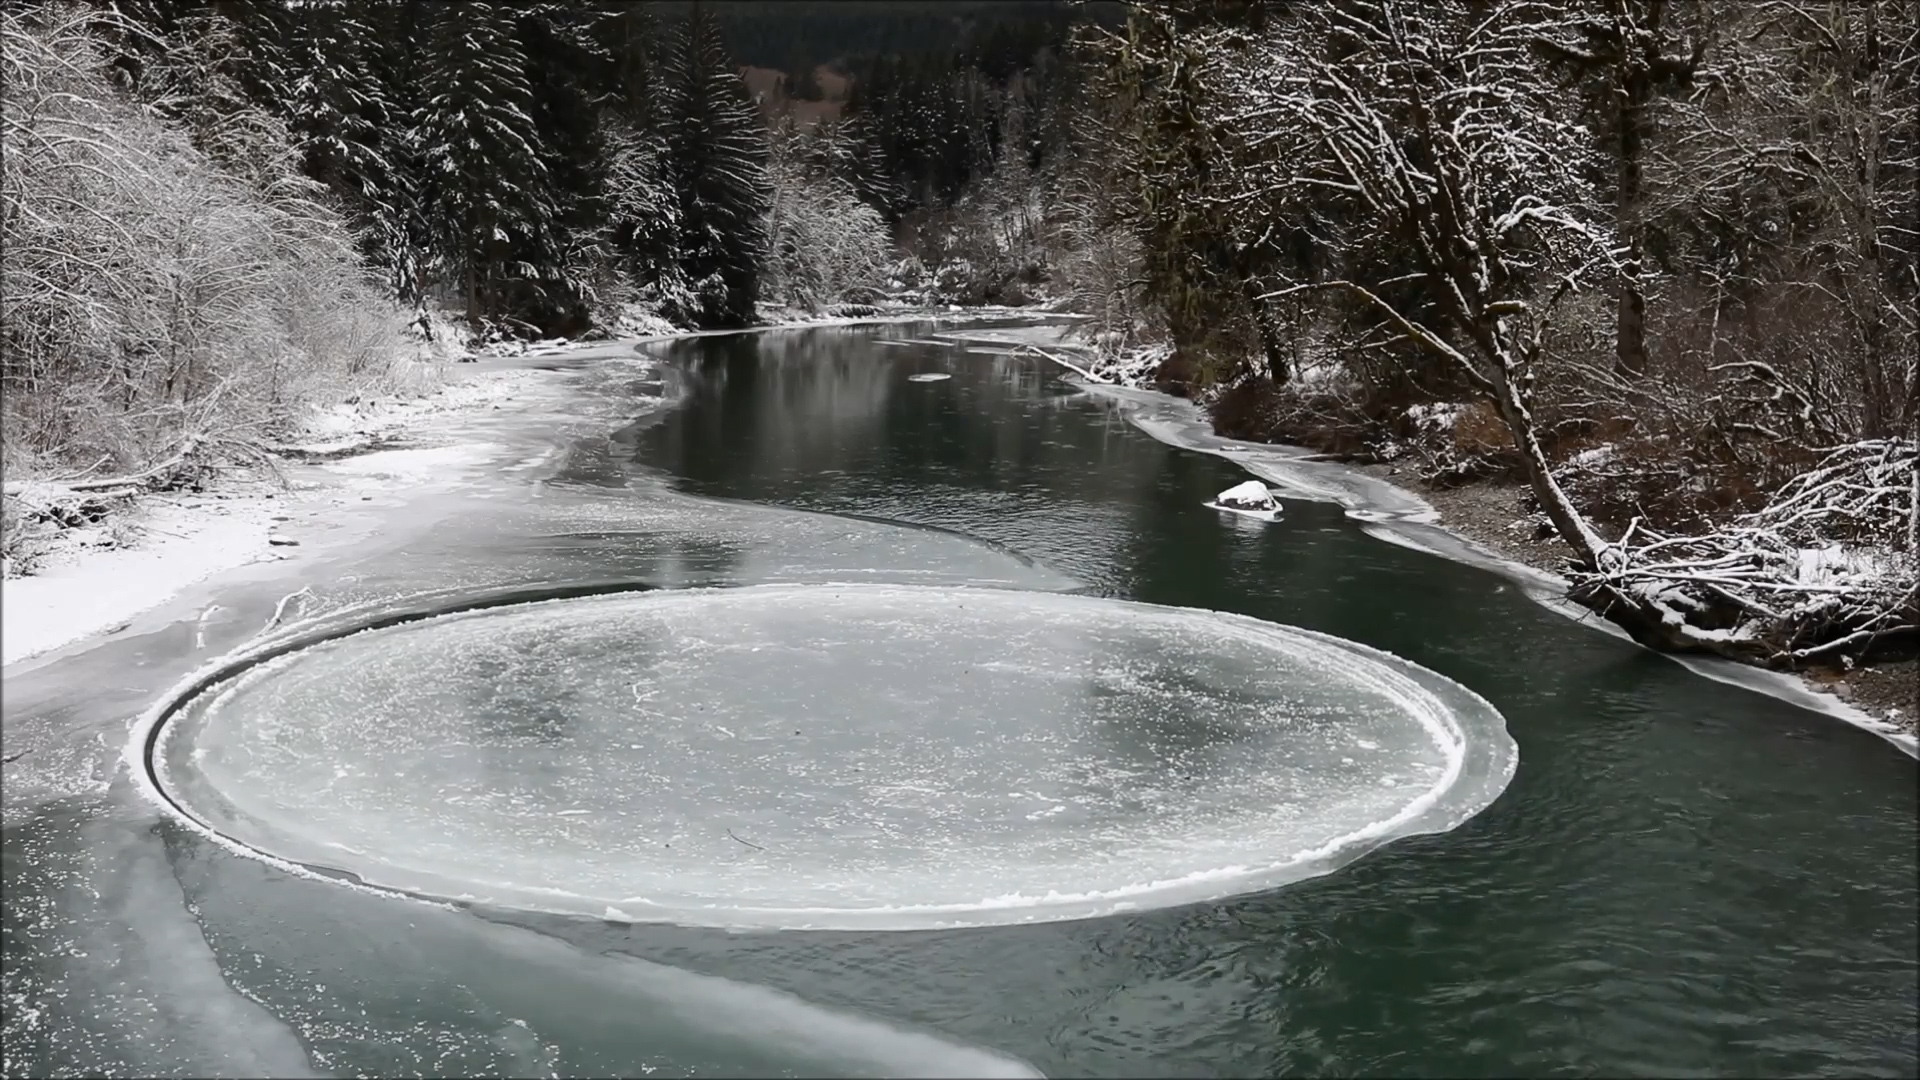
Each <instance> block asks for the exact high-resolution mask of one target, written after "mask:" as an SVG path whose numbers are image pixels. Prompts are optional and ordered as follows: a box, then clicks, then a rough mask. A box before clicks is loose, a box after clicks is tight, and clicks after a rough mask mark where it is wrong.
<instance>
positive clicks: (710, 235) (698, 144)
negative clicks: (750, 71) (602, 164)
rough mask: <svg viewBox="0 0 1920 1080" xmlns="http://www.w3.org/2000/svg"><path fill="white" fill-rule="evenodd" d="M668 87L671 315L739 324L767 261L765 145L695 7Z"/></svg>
mask: <svg viewBox="0 0 1920 1080" xmlns="http://www.w3.org/2000/svg"><path fill="white" fill-rule="evenodd" d="M666 83H667V87H666V89H667V94H668V101H669V106H668V111H669V115H670V117H671V122H670V126H669V128H668V132H667V147H668V160H669V162H670V163H671V167H672V169H673V175H674V185H675V188H676V189H677V190H678V192H679V195H680V213H679V219H680V245H679V264H680V272H681V274H682V276H683V278H684V281H685V283H686V288H685V292H684V293H683V294H682V295H683V296H684V297H685V301H684V302H683V304H682V305H681V306H684V307H685V308H686V310H683V311H681V312H679V313H678V314H680V315H682V316H683V317H685V318H687V319H688V320H689V321H692V322H695V323H697V324H699V325H703V326H739V325H743V324H745V323H746V322H747V321H749V320H751V319H752V318H753V313H754V302H755V300H756V299H757V297H758V291H759V273H760V265H761V261H762V260H763V259H764V258H765V254H766V230H765V227H764V218H765V215H766V210H767V201H768V187H769V181H768V177H767V139H766V133H765V130H764V128H763V127H762V125H761V123H760V120H759V117H757V116H756V115H755V114H754V110H753V105H752V103H751V102H750V101H749V100H748V97H747V87H746V83H745V81H744V80H742V79H741V78H740V75H739V74H738V73H737V72H736V71H735V70H734V67H733V61H732V59H731V57H730V56H729V55H728V52H727V46H726V41H725V40H724V39H723V38H722V37H721V36H720V27H719V24H718V23H717V22H715V21H714V19H713V17H712V15H711V14H710V13H708V12H707V11H705V10H704V9H702V8H701V7H700V6H699V5H698V4H696V5H694V8H693V10H692V12H691V13H690V14H689V16H688V18H687V20H686V22H685V23H684V24H683V25H682V26H681V28H680V32H679V34H678V40H677V41H676V42H675V44H674V49H673V53H672V56H671V58H670V61H669V63H668V65H667V78H666Z"/></svg>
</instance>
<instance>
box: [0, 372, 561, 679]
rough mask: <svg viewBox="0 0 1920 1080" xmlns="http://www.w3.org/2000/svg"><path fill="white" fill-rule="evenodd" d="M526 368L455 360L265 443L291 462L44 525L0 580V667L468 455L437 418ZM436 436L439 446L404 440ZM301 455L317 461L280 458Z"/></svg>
mask: <svg viewBox="0 0 1920 1080" xmlns="http://www.w3.org/2000/svg"><path fill="white" fill-rule="evenodd" d="M538 374H539V373H537V372H533V371H528V370H524V369H487V368H481V367H467V368H463V369H461V370H460V371H459V372H458V373H457V374H453V375H450V376H449V379H450V380H451V381H449V382H448V383H447V384H445V385H444V386H442V387H441V388H440V389H439V390H437V391H435V392H433V393H430V394H427V395H425V396H422V397H419V398H404V397H392V396H387V397H379V398H367V399H355V400H352V401H348V402H342V403H339V404H337V405H335V406H332V407H330V408H327V409H324V410H322V411H320V412H319V413H317V414H316V415H315V416H314V418H313V419H312V420H311V421H310V422H309V423H308V424H307V425H306V427H305V429H304V430H303V431H302V433H301V437H300V438H299V439H298V440H295V441H294V442H292V443H290V444H289V445H287V446H285V447H281V448H277V449H279V450H281V452H282V453H281V457H282V460H283V464H282V466H281V468H283V469H287V468H291V469H296V470H298V471H297V473H292V474H289V473H284V472H283V474H282V476H281V477H278V478H276V477H273V476H271V475H269V474H268V473H267V472H266V471H265V470H263V469H250V470H235V471H231V472H227V473H223V474H222V475H221V476H220V477H219V478H217V479H216V480H215V481H213V482H212V483H211V484H210V485H208V487H207V489H206V490H203V491H199V492H155V493H144V494H139V495H138V496H137V497H130V498H125V499H123V500H120V501H119V502H117V503H116V504H114V505H113V506H112V507H111V514H110V516H107V517H105V518H104V519H103V520H100V521H97V522H94V523H91V524H88V525H83V526H79V527H72V528H61V529H58V530H57V531H55V532H53V533H52V534H51V535H50V536H48V537H46V538H45V539H44V540H43V541H42V542H41V543H40V544H39V545H38V550H37V551H36V552H35V554H34V560H33V566H32V567H31V569H32V571H33V572H32V573H30V574H25V575H22V576H11V577H8V578H7V579H6V580H5V581H3V582H0V665H11V664H14V663H17V662H19V661H22V660H26V659H28V658H31V657H34V656H38V655H41V654H43V653H46V652H50V651H52V650H54V649H58V648H61V647H62V646H66V645H70V644H72V643H74V642H76V641H81V640H83V639H86V638H89V637H92V636H94V635H97V634H101V633H103V632H116V631H118V630H120V629H123V628H125V627H126V626H127V625H129V624H130V623H131V622H132V620H134V619H135V618H136V617H137V616H139V615H140V614H142V613H144V612H147V611H150V610H152V609H153V608H156V607H159V606H160V605H162V604H164V603H166V602H167V601H168V600H170V599H172V598H173V597H174V596H175V595H177V594H179V593H180V592H182V591H183V590H185V589H187V588H188V587H190V586H192V585H195V584H197V583H199V582H201V581H204V580H206V579H208V578H211V577H214V576H216V575H218V574H222V573H226V572H228V571H231V570H236V569H239V568H241V567H244V566H247V565H249V564H251V563H256V562H263V561H268V560H274V559H283V558H287V557H290V553H291V552H294V551H297V550H298V549H299V548H300V547H301V546H302V545H303V544H305V543H310V542H312V539H313V537H314V536H315V531H316V529H318V530H325V529H327V528H328V527H329V525H330V521H329V519H330V518H331V517H333V516H334V515H335V514H337V512H338V510H339V508H341V507H345V506H349V505H352V504H357V503H361V502H367V501H372V500H374V499H375V498H377V497H380V496H381V495H384V494H391V493H393V492H395V491H397V490H399V489H403V488H404V489H409V490H418V489H419V488H420V487H421V486H422V485H426V484H431V483H432V482H434V481H435V480H436V479H437V478H439V479H444V478H445V477H447V476H449V475H450V472H451V470H452V469H453V468H455V467H457V466H458V465H460V464H464V463H471V462H473V461H474V460H476V454H475V448H474V447H473V446H472V445H469V444H463V443H462V442H460V441H459V436H457V435H455V434H453V433H450V432H448V431H447V430H446V428H448V427H450V426H453V424H454V423H455V422H457V421H458V420H460V419H461V418H463V417H466V416H468V415H470V414H472V413H474V412H477V411H479V410H491V409H495V408H501V407H503V406H504V404H505V403H507V402H509V401H512V400H514V399H515V398H516V397H518V396H519V395H520V394H522V393H523V392H524V391H525V390H526V388H527V387H528V386H529V384H530V383H531V381H532V380H533V379H534V378H536V377H537V376H538ZM436 439H437V441H440V442H444V443H451V445H413V444H414V443H432V442H435V441H436ZM403 440H404V441H405V442H406V443H407V444H408V445H405V446H398V448H395V447H396V446H397V444H400V443H401V442H402V441H403ZM302 462H306V463H316V462H325V464H306V465H299V464H287V463H302ZM281 479H284V480H287V481H289V482H286V483H282V482H279V480H281ZM54 487H56V485H46V484H41V485H35V484H33V483H31V482H29V483H27V484H22V485H17V486H16V491H15V492H13V494H16V495H21V496H24V497H26V498H32V497H34V496H35V495H36V494H47V495H48V497H51V495H50V494H48V493H50V492H51V491H52V490H53V488H54ZM43 488H44V489H47V490H46V491H45V492H43V491H41V489H43ZM9 569H19V568H13V567H10V568H9Z"/></svg>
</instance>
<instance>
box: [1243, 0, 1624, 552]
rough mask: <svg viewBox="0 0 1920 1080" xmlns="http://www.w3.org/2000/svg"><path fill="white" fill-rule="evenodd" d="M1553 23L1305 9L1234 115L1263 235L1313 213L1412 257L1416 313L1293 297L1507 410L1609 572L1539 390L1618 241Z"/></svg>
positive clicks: (1575, 532) (1579, 542)
mask: <svg viewBox="0 0 1920 1080" xmlns="http://www.w3.org/2000/svg"><path fill="white" fill-rule="evenodd" d="M1489 7H1491V10H1489ZM1541 14H1542V6H1541V5H1537V4H1530V3H1524V2H1507V3H1500V4H1494V5H1490V6H1489V5H1484V4H1476V3H1470V2H1468V0H1433V2H1425V0H1423V2H1419V3H1414V2H1408V0H1355V2H1351V3H1345V4H1339V5H1317V6H1310V7H1308V8H1305V9H1302V10H1301V12H1300V13H1299V14H1298V15H1297V16H1296V17H1295V18H1293V19H1290V20H1288V21H1287V22H1286V24H1285V25H1284V26H1283V27H1279V28H1276V30H1275V32H1273V33H1271V34H1269V35H1266V36H1265V38H1264V41H1263V45H1262V52H1261V58H1260V61H1259V63H1260V65H1261V66H1260V67H1259V68H1258V69H1257V71H1256V78H1254V79H1252V80H1250V81H1248V82H1247V83H1246V84H1244V85H1243V86H1242V87H1241V88H1240V97H1239V99H1238V100H1236V101H1235V102H1234V103H1233V104H1231V105H1230V106H1228V107H1227V111H1228V112H1229V113H1230V114H1231V115H1233V116H1235V117H1236V118H1238V121H1239V124H1240V125H1241V131H1240V132H1239V133H1238V135H1237V137H1238V138H1239V139H1241V140H1242V141H1243V142H1244V143H1245V145H1247V146H1249V147H1254V148H1259V149H1261V150H1262V151H1263V152H1264V156H1265V158H1266V160H1268V161H1269V162H1271V164H1270V165H1269V167H1267V168H1264V169H1259V170H1250V171H1248V172H1246V173H1244V174H1242V175H1240V176H1238V177H1237V184H1238V187H1239V188H1240V193H1239V195H1238V196H1237V199H1236V203H1237V205H1238V206H1239V207H1240V208H1241V212H1242V213H1243V215H1245V219H1246V224H1245V228H1246V229H1247V230H1248V231H1249V232H1252V233H1254V234H1255V235H1258V234H1259V232H1260V231H1262V230H1271V231H1274V232H1278V231H1279V230H1280V229H1282V228H1285V227H1286V225H1287V224H1288V223H1289V222H1290V221H1291V220H1294V219H1296V218H1297V217H1299V216H1302V215H1309V214H1311V215H1315V216H1316V217H1318V218H1319V219H1320V220H1322V221H1325V222H1328V223H1329V225H1330V226H1331V230H1332V231H1331V233H1330V234H1329V235H1328V236H1327V237H1326V240H1328V241H1332V242H1333V243H1335V244H1336V245H1339V246H1343V247H1347V248H1350V249H1355V250H1358V249H1362V248H1364V247H1366V246H1367V245H1368V244H1369V243H1370V242H1386V243H1391V244H1393V245H1395V246H1396V247H1397V249H1398V250H1399V252H1400V253H1401V255H1402V257H1403V258H1405V259H1406V260H1407V262H1408V264H1409V266H1410V270H1411V274H1412V282H1413V283H1415V284H1417V285H1418V286H1419V290H1420V294H1421V298H1420V301H1419V303H1417V304H1414V303H1405V302H1395V300H1394V299H1391V298H1390V297H1389V296H1388V295H1383V293H1382V291H1381V290H1380V289H1379V288H1378V286H1377V284H1376V283H1374V282H1371V281H1367V280H1363V279H1360V278H1358V277H1356V276H1351V275H1347V274H1345V273H1343V272H1342V270H1343V268H1340V267H1335V268H1334V272H1333V273H1332V274H1331V275H1329V276H1326V277H1318V276H1316V277H1314V278H1311V279H1308V280H1296V281H1294V282H1293V283H1292V284H1290V285H1288V286H1286V287H1285V288H1282V289H1280V290H1277V293H1278V294H1280V295H1293V294H1298V293H1309V292H1310V293H1337V294H1340V295H1342V296H1344V297H1346V298H1349V299H1351V300H1353V301H1355V302H1357V303H1358V305H1359V307H1360V310H1361V311H1363V312H1365V313H1366V314H1367V315H1369V316H1370V317H1371V318H1372V319H1374V320H1376V321H1377V322H1378V323H1379V324H1381V326H1382V328H1383V330H1384V331H1385V332H1386V333H1387V334H1389V335H1391V336H1392V337H1395V338H1399V339H1402V340H1404V341H1405V342H1407V343H1410V344H1411V345H1413V346H1414V347H1416V348H1417V349H1419V350H1421V351H1424V352H1427V353H1429V354H1431V355H1433V356H1436V357H1438V358H1440V359H1441V360H1442V361H1444V362H1445V363H1447V364H1448V365H1449V366H1450V367H1451V368H1452V369H1453V370H1454V371H1455V372H1456V373H1457V374H1458V375H1459V376H1460V377H1462V378H1463V379H1465V381H1466V382H1467V383H1468V384H1469V385H1471V386H1472V387H1473V388H1474V389H1475V390H1476V391H1478V392H1479V393H1480V394H1482V395H1484V396H1485V397H1486V398H1487V399H1488V400H1489V401H1490V402H1491V403H1492V404H1493V405H1494V406H1495V407H1496V408H1497V409H1498V410H1499V412H1500V415H1501V417H1502V418H1503V420H1504V421H1505V422H1506V425H1507V427H1508V429H1509V430H1510V431H1511V433H1512V436H1513V441H1514V445H1515V447H1516V449H1517V450H1518V452H1519V456H1520V458H1521V461H1522V463H1523V464H1524V466H1525V469H1526V472H1527V476H1528V479H1529V480H1530V481H1531V483H1532V487H1533V491H1534V494H1535V496H1536V497H1537V498H1538V500H1539V502H1540V505H1541V507H1542V508H1543V510H1544V511H1545V512H1546V513H1547V515H1548V516H1549V518H1550V519H1551V520H1552V521H1553V524H1554V526H1555V528H1556V529H1557V530H1558V531H1559V533H1560V535H1561V536H1562V538H1563V539H1565V540H1566V542H1567V544H1568V545H1569V547H1571V548H1572V549H1573V551H1574V553H1575V555H1576V557H1577V558H1578V559H1579V560H1580V561H1581V562H1582V563H1584V564H1585V565H1588V566H1597V565H1599V563H1600V562H1601V560H1602V559H1603V558H1604V556H1605V551H1606V544H1605V542H1604V541H1603V540H1601V539H1600V537H1599V536H1598V535H1597V534H1596V533H1595V532H1594V530H1593V528H1592V527H1591V526H1590V525H1589V524H1588V522H1587V521H1586V519H1585V518H1584V517H1583V516H1582V515H1581V513H1580V512H1579V510H1578V509H1577V508H1575V506H1574V505H1573V502H1572V500H1571V499H1570V498H1569V497H1568V496H1567V494H1566V492H1565V491H1564V490H1563V489H1562V487H1561V486H1560V484H1559V483H1558V482H1557V481H1556V479H1555V478H1554V476H1553V473H1552V470H1551V468H1550V467H1549V465H1548V461H1547V457H1546V453H1545V450H1544V448H1543V446H1542V443H1541V437H1540V432H1539V430H1538V427H1537V425H1536V423H1535V420H1534V415H1533V397H1532V386H1533V380H1534V375H1535V371H1536V368H1537V365H1538V364H1539V361H1540V358H1541V354H1542V345H1543V342H1544V340H1545V335H1546V332H1547V330H1548V327H1549V325H1550V323H1551V320H1552V319H1553V317H1554V314H1555V311H1556V308H1557V307H1558V306H1559V304H1560V303H1561V301H1562V300H1564V299H1565V298H1566V296H1567V295H1568V294H1570V293H1572V292H1574V291H1576V290H1579V289H1581V288H1583V287H1586V286H1588V285H1591V284H1594V283H1596V282H1597V281H1599V280H1600V279H1601V276H1602V275H1604V274H1607V273H1609V272H1611V271H1612V270H1613V268H1614V266H1615V262H1614V257H1615V253H1614V250H1613V246H1614V241H1613V238H1612V234H1611V229H1610V227H1609V225H1610V223H1609V221H1608V215H1607V214H1606V213H1605V208H1604V204H1603V203H1602V201H1601V198H1600V197H1599V195H1598V193H1597V192H1596V191H1595V190H1594V186H1593V184H1592V182H1591V179H1590V177H1591V176H1592V173H1593V169H1592V163H1591V159H1592V155H1593V152H1594V150H1593V145H1592V140H1591V139H1589V138H1586V137H1585V134H1584V132H1583V131H1582V130H1581V129H1580V128H1579V126H1578V124H1577V119H1578V118H1577V116H1575V115H1573V114H1572V110H1571V108H1570V107H1569V103H1568V102H1567V100H1566V98H1565V95H1563V94H1561V93H1559V92H1557V90H1556V88H1555V87H1554V85H1553V83H1552V81H1551V80H1550V79H1548V78H1547V77H1546V72H1545V71H1544V70H1543V65H1542V63H1541V61H1540V60H1539V59H1538V57H1537V56H1536V55H1535V53H1534V52H1533V45H1532V40H1533V37H1534V36H1535V33H1536V26H1537V23H1538V21H1539V17H1540V16H1541Z"/></svg>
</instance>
